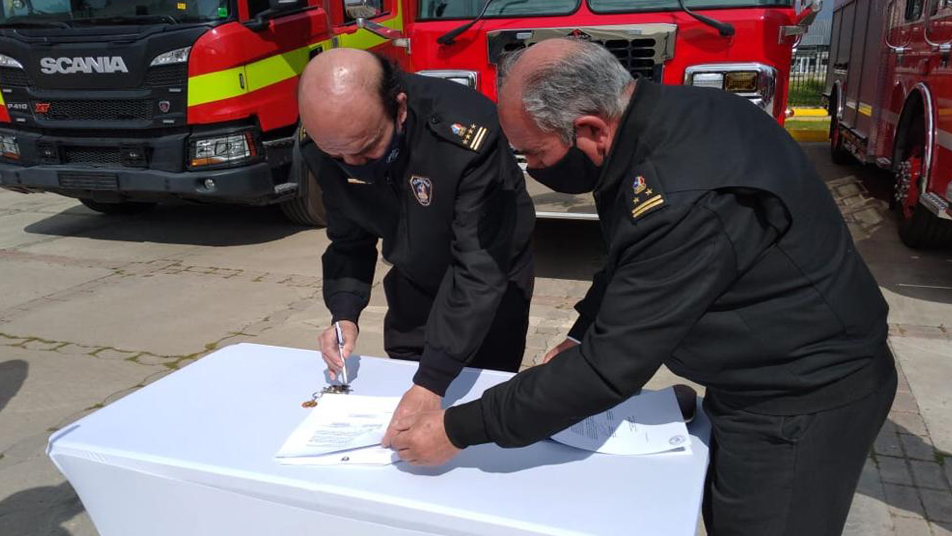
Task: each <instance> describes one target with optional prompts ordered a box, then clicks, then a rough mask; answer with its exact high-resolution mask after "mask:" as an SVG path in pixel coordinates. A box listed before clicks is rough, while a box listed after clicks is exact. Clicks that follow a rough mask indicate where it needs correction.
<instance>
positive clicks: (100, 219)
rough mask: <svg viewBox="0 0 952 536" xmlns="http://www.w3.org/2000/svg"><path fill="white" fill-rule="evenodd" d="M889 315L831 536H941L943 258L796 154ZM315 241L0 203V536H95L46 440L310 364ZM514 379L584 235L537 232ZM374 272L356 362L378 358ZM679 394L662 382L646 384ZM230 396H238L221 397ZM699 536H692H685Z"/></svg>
mask: <svg viewBox="0 0 952 536" xmlns="http://www.w3.org/2000/svg"><path fill="white" fill-rule="evenodd" d="M806 148H807V150H808V153H809V154H810V156H811V158H812V159H813V160H814V162H815V163H816V164H817V166H818V167H819V169H820V171H821V174H822V175H823V176H824V179H825V180H827V181H828V185H829V187H830V189H831V192H832V193H833V195H834V197H835V198H836V200H837V202H838V204H839V205H840V207H841V209H842V211H843V214H844V216H845V218H846V220H847V224H848V225H849V227H850V229H851V231H852V232H853V236H854V239H855V240H856V242H857V247H858V248H859V250H860V251H861V252H862V254H863V256H864V257H865V258H866V259H867V261H868V262H869V263H870V266H871V268H872V270H873V272H874V274H875V275H876V277H877V279H878V280H879V282H880V284H881V286H882V288H883V292H884V294H885V295H886V297H887V300H888V301H889V302H890V306H891V315H890V333H891V344H892V346H893V348H894V350H895V353H896V356H897V360H898V362H899V365H900V368H901V371H902V377H901V381H900V392H899V394H898V395H897V398H896V402H895V404H894V406H893V410H892V413H891V414H890V418H889V421H888V422H887V424H886V426H885V428H884V429H883V431H882V433H881V434H880V437H879V439H878V440H877V442H876V445H875V447H874V450H873V452H872V453H871V454H870V457H869V460H868V463H867V465H866V469H865V470H864V473H863V476H862V479H861V481H860V486H859V489H858V490H857V493H856V496H855V499H854V503H853V509H852V511H851V513H850V518H849V521H848V523H847V528H846V532H845V534H850V535H864V536H866V535H893V534H896V535H901V536H906V535H910V536H914V535H919V534H922V535H932V536H942V535H949V534H952V488H950V480H952V455H950V453H952V411H950V408H952V395H950V394H948V392H949V391H950V390H949V389H948V387H947V385H948V383H949V381H950V380H952V335H950V329H952V328H950V325H949V323H950V319H952V251H940V252H914V251H911V250H908V249H906V248H905V247H903V246H902V245H901V244H900V243H899V242H898V238H896V236H895V223H894V219H893V216H892V215H891V213H890V212H889V210H888V203H887V202H886V200H887V199H888V195H889V185H888V178H884V177H883V176H882V174H881V173H876V172H875V171H873V170H868V169H865V170H864V169H862V168H858V167H855V166H854V167H840V166H833V165H831V164H829V163H828V161H829V158H828V155H827V149H826V147H825V145H824V144H808V145H806ZM326 244H327V239H326V237H325V235H324V232H323V230H316V229H305V228H301V227H295V226H293V225H290V224H288V223H287V222H286V221H285V220H284V218H283V216H282V215H281V214H280V213H279V212H278V211H277V210H276V209H270V208H247V207H228V206H210V205H186V204H181V205H170V206H162V207H159V208H158V209H157V210H154V211H152V212H149V213H146V214H141V215H137V216H120V217H112V216H103V215H100V214H97V213H95V212H92V211H90V210H88V209H86V208H85V207H83V206H81V205H80V204H79V203H78V202H76V201H75V200H72V199H68V198H64V197H59V196H56V195H52V194H34V195H23V194H17V193H12V192H7V191H4V190H0V275H2V277H0V535H4V536H6V535H8V534H9V535H11V536H95V535H96V534H97V532H96V530H95V528H94V526H93V525H92V522H91V520H90V519H89V517H88V516H87V515H86V513H85V511H84V509H83V507H82V503H81V502H80V501H79V499H78V498H77V497H76V495H75V493H74V492H73V490H72V488H71V487H70V485H69V484H68V483H67V482H65V480H64V479H63V478H62V476H61V475H60V474H59V473H58V472H57V470H56V469H55V467H54V466H53V465H52V463H51V462H50V461H49V460H48V458H47V457H46V455H45V452H44V449H45V446H46V440H47V438H48V436H49V434H50V433H51V432H53V431H55V430H57V429H60V428H62V427H64V426H66V425H67V424H69V423H71V422H73V421H75V420H76V419H78V418H80V417H82V416H84V415H86V414H88V413H89V412H92V411H95V410H96V409H98V408H100V407H102V406H104V405H107V404H110V403H111V402H113V401H115V400H117V399H119V398H121V397H123V396H125V395H126V394H129V393H130V392H133V391H135V390H136V389H140V388H142V387H143V386H146V385H148V384H149V383H151V382H153V381H155V380H157V379H159V378H161V377H163V376H165V375H167V374H170V373H174V371H176V370H178V369H181V368H183V367H186V366H188V365H189V364H190V363H192V362H194V361H195V360H197V359H201V358H202V356H204V355H206V354H208V353H209V352H212V351H214V350H216V349H219V348H222V347H224V346H227V345H230V344H235V343H238V342H256V343H259V344H272V345H278V346H289V347H297V348H314V347H315V345H316V340H317V336H318V334H319V333H320V331H321V330H322V329H323V328H324V327H325V326H326V325H327V324H328V322H329V321H330V316H329V314H328V313H327V311H326V310H325V309H324V306H323V303H322V299H321V264H320V254H321V252H322V251H323V250H324V247H325V246H326ZM535 248H536V265H537V281H536V288H535V295H534V297H533V301H532V307H531V312H530V314H531V316H530V322H529V324H530V327H529V334H528V339H527V349H526V354H525V358H524V360H523V367H529V366H533V365H535V364H538V363H539V362H540V360H541V358H542V356H543V355H544V354H545V353H546V352H547V351H548V350H549V349H550V348H551V347H553V346H554V345H556V344H557V343H559V342H561V341H562V340H563V339H564V337H565V334H566V332H567V331H568V328H569V327H570V326H571V325H572V323H573V322H574V320H575V312H574V310H573V308H572V306H573V305H574V303H575V302H576V301H577V300H578V299H580V298H581V296H582V295H584V293H585V291H586V289H587V288H588V284H589V281H590V278H591V275H592V274H593V273H594V272H595V270H596V269H597V268H598V265H599V263H600V261H601V259H602V258H603V255H604V252H603V245H602V240H601V237H600V235H599V231H598V225H597V224H596V223H594V222H581V221H562V222H559V221H540V222H539V223H538V225H537V230H536V233H535ZM387 269H388V267H387V266H386V265H384V264H383V263H379V264H378V266H377V272H376V275H375V282H376V284H375V290H374V293H373V296H372V299H371V303H370V306H369V307H368V308H367V309H366V310H365V311H364V313H363V315H362V317H361V334H360V339H359V341H358V351H359V352H361V353H363V354H366V355H378V356H382V355H384V351H383V333H382V329H383V317H384V314H385V312H386V302H385V301H384V296H383V292H382V289H379V285H380V281H381V280H382V278H383V275H384V274H385V273H386V270H387ZM675 382H683V380H680V379H678V378H676V377H674V376H673V375H672V374H671V373H670V372H668V371H666V370H664V369H662V371H660V372H659V374H658V375H656V377H655V378H654V379H652V381H651V382H650V383H649V387H653V388H658V387H663V386H667V385H670V384H672V383H675ZM236 396H237V395H236ZM701 533H703V530H702V531H701Z"/></svg>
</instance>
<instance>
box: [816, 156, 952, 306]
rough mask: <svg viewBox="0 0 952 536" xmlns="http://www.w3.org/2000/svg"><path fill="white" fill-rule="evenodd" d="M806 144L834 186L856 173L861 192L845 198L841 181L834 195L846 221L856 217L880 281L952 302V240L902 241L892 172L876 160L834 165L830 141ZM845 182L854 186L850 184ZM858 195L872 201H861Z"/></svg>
mask: <svg viewBox="0 0 952 536" xmlns="http://www.w3.org/2000/svg"><path fill="white" fill-rule="evenodd" d="M802 147H803V149H804V151H805V152H806V153H807V155H808V156H809V157H810V161H811V162H813V164H814V166H815V167H816V169H817V171H818V172H819V174H820V177H822V178H823V180H824V181H826V182H827V183H830V184H831V186H832V185H836V184H839V183H840V182H842V181H843V180H844V179H846V178H848V177H850V176H852V177H855V178H856V185H857V186H858V187H859V188H860V189H861V191H862V193H861V195H858V196H855V197H852V198H847V199H843V198H841V196H838V195H837V191H836V190H838V188H837V187H836V186H833V189H834V191H833V195H834V197H835V198H837V203H838V204H839V205H840V207H841V210H843V212H844V217H845V218H846V219H847V222H851V229H853V230H854V240H855V242H856V247H857V249H858V250H859V252H860V254H862V256H863V258H864V259H865V260H866V263H867V264H868V265H869V268H870V270H871V271H872V272H873V275H874V276H875V277H876V280H877V281H878V282H879V284H880V285H881V286H882V287H884V288H886V289H889V290H890V291H892V292H895V293H896V294H899V295H902V296H907V297H910V298H915V299H920V300H926V301H931V302H938V303H952V244H950V245H949V247H946V248H941V249H935V250H915V249H911V248H909V247H907V246H906V245H905V244H903V243H902V242H901V241H900V239H899V233H898V231H897V229H896V225H897V220H896V213H895V211H893V210H892V209H891V208H890V206H891V203H892V196H893V176H892V174H891V173H890V172H889V171H888V170H884V169H880V168H878V167H876V166H873V165H860V164H859V163H855V164H852V165H846V166H840V165H836V164H833V163H832V162H831V161H830V156H829V147H828V145H827V144H826V143H806V144H802ZM845 187H846V188H847V189H849V188H850V186H849V185H848V184H847V185H845ZM840 191H842V190H840ZM859 199H868V202H866V203H862V202H860V203H857V201H858V200H859ZM857 235H858V236H857Z"/></svg>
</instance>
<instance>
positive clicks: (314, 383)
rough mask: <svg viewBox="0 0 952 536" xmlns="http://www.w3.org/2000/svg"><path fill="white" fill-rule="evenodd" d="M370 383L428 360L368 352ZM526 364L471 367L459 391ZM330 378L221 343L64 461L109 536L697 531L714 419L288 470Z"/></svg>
mask: <svg viewBox="0 0 952 536" xmlns="http://www.w3.org/2000/svg"><path fill="white" fill-rule="evenodd" d="M348 370H349V371H350V374H351V382H352V385H353V387H354V390H355V392H357V393H360V394H365V395H368V394H369V395H386V396H399V395H401V394H402V393H403V392H404V391H405V390H406V389H407V388H408V387H409V385H410V382H411V377H412V376H413V373H414V371H415V370H416V364H415V363H408V362H401V361H393V360H388V359H378V358H372V357H360V356H355V357H352V358H351V359H350V360H349V365H348ZM509 376H510V374H508V373H502V372H494V371H480V370H475V369H465V370H464V371H463V373H462V374H461V375H460V377H459V378H457V380H456V381H455V382H454V383H453V385H452V386H451V387H450V390H449V391H448V393H447V400H450V401H466V400H472V399H474V398H476V397H478V396H479V394H480V393H481V392H482V391H483V390H485V389H487V388H489V387H491V386H493V385H495V384H497V383H500V382H503V381H505V380H506V379H507V378H508V377H509ZM324 383H325V378H324V365H323V361H322V360H321V358H320V355H319V354H318V353H317V352H313V351H306V350H294V349H287V348H276V347H270V346H260V345H253V344H240V345H236V346H230V347H228V348H225V349H223V350H219V351H217V352H215V353H213V354H210V355H208V356H206V357H205V358H203V359H201V360H199V361H197V362H195V363H193V364H191V365H189V366H188V367H186V368H184V369H182V370H180V371H177V372H175V373H173V374H170V375H169V376H166V377H165V378H162V379H161V380H159V381H157V382H155V383H153V384H151V385H149V386H147V387H145V388H143V389H141V390H139V391H137V392H135V393H133V394H131V395H129V396H127V397H125V398H123V399H121V400H118V401H116V402H114V403H112V404H110V405H109V406H107V407H105V408H103V409H100V410H99V411H97V412H95V413H93V414H91V415H89V416H87V417H85V418H83V419H81V420H79V421H77V422H76V423H74V424H72V425H70V426H69V427H67V428H65V429H63V430H61V431H59V432H57V433H56V434H54V435H53V436H52V437H51V438H50V443H49V450H48V452H49V455H50V457H51V458H52V459H53V461H54V463H55V464H56V465H57V467H59V469H60V471H62V473H63V474H64V475H65V476H66V478H67V479H69V481H70V483H71V484H72V485H73V487H74V488H75V489H76V492H77V493H78V494H79V496H80V498H81V499H82V501H83V504H84V505H85V507H86V509H87V511H88V512H89V515H90V516H91V518H92V520H93V522H94V523H95V525H96V528H97V529H98V530H99V532H100V534H101V535H102V536H130V535H135V536H189V535H195V536H199V535H201V536H214V535H227V536H241V535H248V536H271V535H275V536H283V535H287V536H311V535H314V536H316V535H347V536H381V535H424V534H425V535H432V534H446V535H488V534H493V535H529V534H532V535H540V534H546V535H578V534H626V535H656V534H657V535H666V536H667V535H694V534H695V530H696V522H697V515H698V510H699V508H700V503H701V496H702V489H703V483H704V475H705V471H706V467H707V460H708V449H707V445H706V443H707V441H708V435H709V433H710V428H709V424H708V422H707V420H706V417H705V416H704V413H703V411H698V417H697V418H696V419H695V420H694V422H692V423H691V425H690V426H689V430H690V432H691V440H692V449H693V454H691V455H661V456H649V457H625V456H610V455H603V454H592V453H588V452H583V451H580V450H576V449H573V448H570V447H566V446H564V445H560V444H557V443H555V442H552V441H543V442H540V443H537V444H535V445H532V446H529V447H526V448H521V449H502V448H499V447H497V446H495V445H481V446H478V447H472V448H469V449H466V450H465V451H463V453H462V454H461V455H460V456H458V457H457V458H456V459H454V460H453V461H452V462H451V463H450V464H448V465H447V466H445V467H437V468H419V467H413V466H410V465H409V464H405V463H399V464H396V465H391V466H385V467H357V466H349V467H337V466H331V467H301V466H285V465H280V464H278V463H277V462H275V461H274V460H273V459H272V456H273V455H274V453H275V452H277V450H278V449H279V448H280V446H281V445H282V443H283V442H284V440H285V439H286V438H287V437H288V435H289V434H290V433H291V431H292V430H294V429H295V428H296V427H297V425H298V424H299V423H300V422H301V420H302V419H303V418H304V417H305V415H306V412H307V411H309V410H307V409H304V408H302V407H301V402H303V401H304V400H306V399H308V398H309V396H310V394H311V393H312V392H313V391H315V390H316V389H319V388H320V387H322V386H323V385H324Z"/></svg>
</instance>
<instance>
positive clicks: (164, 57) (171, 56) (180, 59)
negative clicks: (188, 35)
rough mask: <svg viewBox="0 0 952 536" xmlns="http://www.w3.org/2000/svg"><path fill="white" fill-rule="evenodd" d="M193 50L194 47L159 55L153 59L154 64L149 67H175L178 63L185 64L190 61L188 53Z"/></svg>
mask: <svg viewBox="0 0 952 536" xmlns="http://www.w3.org/2000/svg"><path fill="white" fill-rule="evenodd" d="M191 50H192V47H185V48H177V49H175V50H170V51H168V52H166V53H164V54H159V55H158V56H156V57H155V58H153V59H152V63H150V64H149V67H157V66H159V65H173V64H176V63H185V62H187V61H188V53H189V52H190V51H191Z"/></svg>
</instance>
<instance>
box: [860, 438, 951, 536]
mask: <svg viewBox="0 0 952 536" xmlns="http://www.w3.org/2000/svg"><path fill="white" fill-rule="evenodd" d="M889 422H890V423H892V425H893V426H895V428H896V431H897V432H898V433H900V434H905V436H904V437H907V438H911V440H907V441H905V442H903V443H902V444H903V447H902V448H903V449H904V451H905V453H906V455H907V456H909V457H911V456H913V453H917V454H915V456H917V457H918V458H924V457H926V456H925V453H932V454H933V455H934V456H935V457H936V458H941V457H948V456H952V454H950V453H948V452H943V451H941V450H939V449H937V448H935V447H934V446H932V445H931V444H929V443H926V442H925V441H923V440H922V438H921V437H919V436H917V435H915V434H913V433H912V432H910V431H909V430H907V429H906V428H904V427H902V426H900V425H898V424H896V423H894V422H893V421H892V420H890V421H889ZM885 458H891V459H892V460H903V462H904V463H905V462H906V461H907V459H906V458H897V457H890V456H886V455H876V460H877V464H882V463H883V462H882V460H883V459H885ZM923 461H931V460H923ZM911 469H912V468H911V467H909V466H908V464H907V472H908V473H909V474H910V475H913V476H912V478H913V480H914V481H915V479H916V478H917V477H916V476H915V475H914V474H913V472H912V470H911ZM940 471H941V467H940ZM938 478H940V479H944V478H945V476H944V475H941V476H939V477H938ZM864 484H866V486H870V487H866V486H864ZM884 484H886V485H889V484H890V482H884ZM915 484H916V486H917V487H915V488H914V487H911V486H909V485H902V484H897V487H898V486H904V489H907V490H909V491H911V494H890V493H886V496H885V497H883V496H882V495H881V492H882V488H880V484H879V481H878V480H875V481H871V482H869V481H867V482H864V479H860V484H859V486H858V487H857V488H856V493H861V494H863V495H866V496H868V497H871V498H873V499H875V500H877V501H881V502H883V503H885V504H887V505H889V506H891V507H892V508H895V509H897V510H903V511H906V512H909V514H910V515H911V516H913V517H919V516H922V517H924V518H925V519H928V520H929V521H930V522H931V523H933V524H934V525H937V526H940V527H942V528H944V529H946V530H949V531H952V521H949V520H935V519H930V516H929V511H928V510H926V509H924V507H923V504H922V501H921V498H920V496H919V493H918V492H917V490H925V491H927V492H928V491H932V490H933V489H937V488H936V486H937V484H934V483H925V482H918V481H915ZM945 484H946V488H945V489H944V490H941V489H938V490H937V492H938V493H941V492H942V491H948V489H949V488H948V485H949V484H952V483H948V482H946V483H945ZM923 512H925V514H926V515H924V516H923ZM900 536H905V535H900Z"/></svg>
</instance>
